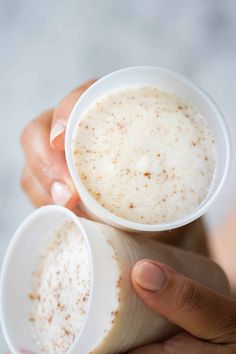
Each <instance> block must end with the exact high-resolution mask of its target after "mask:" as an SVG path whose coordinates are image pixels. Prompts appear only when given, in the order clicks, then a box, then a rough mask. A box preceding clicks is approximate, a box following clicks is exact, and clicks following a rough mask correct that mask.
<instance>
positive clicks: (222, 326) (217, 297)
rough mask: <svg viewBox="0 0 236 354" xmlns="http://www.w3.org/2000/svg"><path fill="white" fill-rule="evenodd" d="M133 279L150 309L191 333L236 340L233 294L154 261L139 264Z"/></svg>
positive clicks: (235, 307) (211, 337) (208, 338)
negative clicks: (211, 287) (221, 292)
mask: <svg viewBox="0 0 236 354" xmlns="http://www.w3.org/2000/svg"><path fill="white" fill-rule="evenodd" d="M186 266H187V265H186ZM132 282H133V286H134V288H135V290H136V291H137V293H138V295H139V296H140V298H141V299H142V300H143V301H144V302H145V303H146V304H147V305H148V306H149V307H150V308H151V309H153V310H154V311H157V312H158V313H160V314H161V315H163V316H164V317H166V318H167V319H168V320H169V321H171V322H172V323H174V324H176V325H178V326H180V327H181V328H183V329H184V330H186V331H187V332H189V333H191V334H192V335H194V336H196V337H198V338H201V339H206V340H210V341H213V342H217V343H234V342H235V338H236V302H235V301H234V300H233V299H231V298H230V297H227V296H225V295H222V294H219V293H217V292H215V291H214V290H211V289H209V288H207V287H206V286H204V285H201V284H199V283H197V282H195V281H193V280H191V279H190V278H187V277H185V276H183V275H181V274H179V273H177V272H176V271H174V270H173V269H172V268H170V267H168V266H166V265H164V264H162V263H160V262H157V261H151V260H142V261H140V262H138V263H137V264H136V266H135V267H134V269H133V271H132Z"/></svg>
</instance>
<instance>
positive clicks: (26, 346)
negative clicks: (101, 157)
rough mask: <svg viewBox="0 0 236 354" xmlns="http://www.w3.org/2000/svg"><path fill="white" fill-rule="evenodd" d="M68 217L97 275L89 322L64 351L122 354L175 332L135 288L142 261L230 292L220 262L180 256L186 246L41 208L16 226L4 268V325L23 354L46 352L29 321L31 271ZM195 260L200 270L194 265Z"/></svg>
mask: <svg viewBox="0 0 236 354" xmlns="http://www.w3.org/2000/svg"><path fill="white" fill-rule="evenodd" d="M65 221H72V222H74V223H75V225H76V227H77V228H78V230H79V232H80V233H81V235H82V236H83V237H84V239H85V241H86V244H87V250H88V257H89V263H90V269H88V271H90V272H91V274H92V284H91V289H90V295H89V303H88V311H87V315H86V318H85V322H84V324H83V326H82V329H81V332H80V333H79V335H78V336H77V338H76V340H75V342H74V344H73V345H72V347H71V348H70V349H69V350H68V352H67V353H66V354H78V353H83V354H88V353H93V354H113V353H116V354H117V353H121V352H125V351H127V350H130V349H131V348H135V347H138V346H141V345H144V344H147V343H151V342H153V341H162V340H164V339H165V338H168V337H170V336H171V335H172V334H173V333H175V332H176V331H178V329H177V328H176V327H175V326H174V325H172V324H170V323H169V322H168V321H167V320H165V319H164V318H162V317H161V316H160V315H158V314H157V313H154V312H152V311H151V310H150V309H149V308H148V307H147V306H146V305H144V303H143V302H142V301H141V300H140V299H139V298H138V296H137V295H136V293H135V292H134V290H133V288H132V285H131V279H130V273H131V269H132V267H133V266H134V264H135V263H136V262H137V261H138V260H140V259H143V258H151V259H158V260H159V261H161V262H163V263H166V264H168V265H169V266H172V267H174V268H175V269H176V270H179V271H180V272H181V273H183V274H186V275H187V276H190V277H191V278H193V279H195V280H197V281H200V282H203V283H205V284H206V285H208V286H209V287H212V288H213V289H215V290H217V291H221V292H224V291H225V290H226V289H225V288H224V287H223V288H222V281H221V280H222V273H220V274H218V273H216V272H215V266H213V264H211V263H210V262H209V261H208V260H205V259H204V258H202V257H199V256H197V255H193V254H191V253H189V254H188V255H186V254H185V255H184V254H183V255H182V253H181V252H184V251H182V250H179V249H175V248H172V247H170V246H167V245H164V244H161V243H159V242H157V241H155V240H153V239H149V238H140V237H136V236H134V235H129V234H126V233H124V232H123V231H119V230H116V229H114V228H112V227H110V226H107V225H104V224H99V223H95V222H91V221H89V220H85V219H81V218H78V217H77V216H76V215H75V214H73V213H72V212H71V211H69V210H68V209H65V208H62V207H58V206H48V207H43V208H40V209H38V210H37V211H35V212H34V213H33V214H32V215H30V216H29V217H28V218H27V219H26V220H25V221H24V222H23V224H22V225H21V226H20V227H19V228H18V230H17V231H16V234H15V235H14V237H13V240H12V242H11V244H10V246H9V249H8V251H7V254H6V256H5V259H4V263H3V268H2V276H1V289H0V290H1V294H0V295H1V303H0V308H1V322H2V326H3V332H4V334H5V337H6V340H7V342H8V345H9V348H10V350H11V351H12V352H13V353H14V354H20V353H21V354H22V353H23V351H22V350H27V351H29V352H31V353H35V354H36V353H37V354H45V352H41V351H40V348H39V347H38V345H37V343H36V340H35V333H34V328H33V325H32V323H31V322H30V321H29V313H30V312H31V307H32V303H31V301H30V300H29V297H28V294H29V293H30V292H31V280H32V272H33V271H35V269H36V268H35V267H37V264H38V262H39V261H40V258H41V256H42V253H43V249H44V247H45V244H46V243H48V240H49V239H50V237H51V236H52V234H53V233H54V232H55V230H57V229H58V228H60V226H62V225H63V224H64V223H65ZM78 256H79V255H78ZM197 258H199V259H198V260H197ZM183 259H184V261H183ZM196 261H197V263H198V267H197V269H196V267H194V265H195V264H196V263H195V262H196ZM186 264H188V267H186ZM206 269H208V270H209V273H210V274H211V276H210V277H208V276H207V274H206ZM217 274H218V275H217ZM68 291H70V289H68Z"/></svg>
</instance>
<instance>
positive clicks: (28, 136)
mask: <svg viewBox="0 0 236 354" xmlns="http://www.w3.org/2000/svg"><path fill="white" fill-rule="evenodd" d="M51 120H52V111H48V112H45V113H43V114H42V115H41V116H40V117H38V118H37V119H35V120H34V121H33V122H31V123H30V124H28V126H27V127H26V128H25V129H24V131H23V133H22V136H21V142H22V146H23V150H24V154H25V158H26V161H27V164H28V166H29V168H30V170H31V171H32V173H33V175H34V176H35V178H36V179H37V180H38V181H39V182H40V184H41V185H42V186H43V189H44V190H45V191H46V192H47V193H49V194H50V195H51V197H52V199H53V201H54V203H55V204H59V205H64V206H67V207H68V208H70V209H71V208H73V207H74V205H76V204H78V202H79V198H78V195H77V193H76V191H75V188H74V185H73V183H72V180H71V178H70V175H69V171H68V168H67V165H66V160H65V154H64V153H63V152H58V151H55V150H54V149H52V147H51V145H50V142H49V135H50V127H51Z"/></svg>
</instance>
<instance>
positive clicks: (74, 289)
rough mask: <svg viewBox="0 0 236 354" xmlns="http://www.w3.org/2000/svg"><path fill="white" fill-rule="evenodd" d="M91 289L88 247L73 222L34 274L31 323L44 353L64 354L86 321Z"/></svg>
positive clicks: (64, 228) (54, 240)
mask: <svg viewBox="0 0 236 354" xmlns="http://www.w3.org/2000/svg"><path fill="white" fill-rule="evenodd" d="M90 285H91V273H90V266H89V257H88V251H87V246H86V244H85V240H84V238H83V236H82V235H81V234H80V232H79V231H78V228H77V227H76V225H75V224H74V223H73V222H65V223H64V224H63V226H62V227H61V228H60V229H59V230H57V231H56V232H55V234H54V235H53V237H52V238H51V240H50V242H49V243H48V245H47V246H46V247H45V250H44V252H43V254H42V257H41V260H40V262H39V264H38V266H37V268H36V270H35V272H34V274H33V289H32V293H30V294H29V298H30V299H31V300H32V311H31V314H30V321H31V322H32V326H33V328H32V329H33V331H34V335H35V339H36V341H37V342H38V345H39V348H40V350H41V351H42V352H43V353H47V354H64V353H65V352H66V351H67V350H68V349H69V347H70V346H71V345H72V344H73V342H74V340H75V338H76V336H77V335H78V334H79V332H80V330H81V327H82V325H83V323H84V320H85V315H86V311H87V307H88V299H89V293H90Z"/></svg>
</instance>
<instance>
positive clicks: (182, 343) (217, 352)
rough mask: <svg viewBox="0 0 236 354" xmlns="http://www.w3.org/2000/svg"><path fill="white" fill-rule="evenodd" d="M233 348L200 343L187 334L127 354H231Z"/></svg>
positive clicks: (233, 350)
mask: <svg viewBox="0 0 236 354" xmlns="http://www.w3.org/2000/svg"><path fill="white" fill-rule="evenodd" d="M234 352H235V348H230V347H227V346H222V345H218V344H213V343H207V342H204V341H201V340H199V339H197V338H195V337H193V336H191V335H189V334H187V333H180V334H177V335H176V336H174V337H172V338H170V339H169V340H167V341H165V342H163V343H158V344H151V345H148V346H145V347H142V348H138V349H135V350H132V351H131V352H129V353H128V354H183V353H185V354H203V353H204V354H213V353H214V354H233V353H234Z"/></svg>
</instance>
